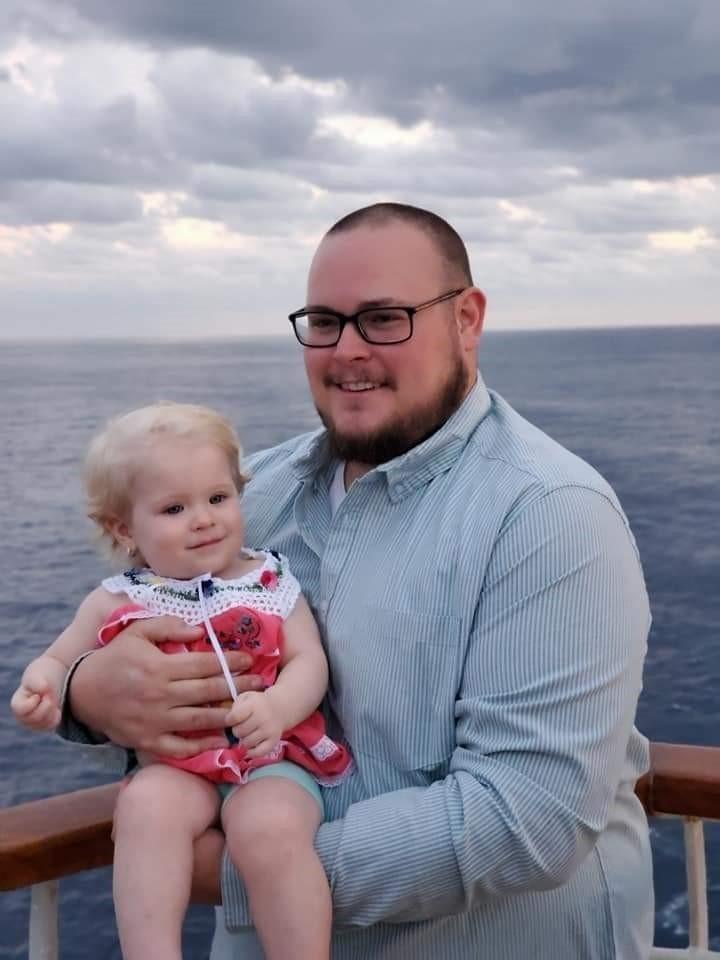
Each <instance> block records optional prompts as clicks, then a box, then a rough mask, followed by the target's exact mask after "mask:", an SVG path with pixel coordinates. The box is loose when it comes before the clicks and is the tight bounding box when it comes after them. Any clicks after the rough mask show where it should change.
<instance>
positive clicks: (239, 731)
mask: <svg viewBox="0 0 720 960" xmlns="http://www.w3.org/2000/svg"><path fill="white" fill-rule="evenodd" d="M274 693H275V691H273V690H272V688H271V689H270V690H265V691H264V692H263V693H241V694H240V696H239V697H238V698H237V700H236V701H235V703H234V704H233V705H232V707H231V708H230V712H229V713H228V715H227V716H226V718H225V723H226V725H227V726H229V727H232V731H233V733H234V734H235V736H236V737H238V739H239V740H240V742H241V743H242V745H243V746H244V747H245V748H246V749H247V752H248V756H250V757H264V756H265V755H266V754H268V753H270V751H271V750H272V749H273V748H274V747H276V746H277V744H278V741H279V740H280V737H281V736H282V733H283V730H284V729H285V728H284V726H283V719H282V715H281V712H280V709H279V707H278V704H277V701H276V700H274V699H273V694H274Z"/></svg>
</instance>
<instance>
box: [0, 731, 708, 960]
mask: <svg viewBox="0 0 720 960" xmlns="http://www.w3.org/2000/svg"><path fill="white" fill-rule="evenodd" d="M118 789H119V785H118V784H111V785H108V786H102V787H91V788H89V789H86V790H77V791H75V792H74V793H67V794H63V795H61V796H56V797H49V798H47V799H45V800H35V801H32V802H30V803H24V804H21V805H19V806H16V807H8V808H6V809H3V810H0V892H1V891H9V890H17V889H19V888H21V887H28V886H29V887H31V898H30V917H29V942H28V960H57V958H58V910H57V904H58V881H59V880H60V879H61V878H62V877H67V876H70V875H72V874H75V873H80V872H82V871H84V870H92V869H95V868H96V867H103V866H107V865H108V864H110V863H112V854H113V848H112V840H111V836H110V833H111V827H112V814H113V808H114V805H115V799H116V797H117V793H118ZM637 794H638V796H639V798H640V800H641V801H642V803H643V806H644V807H645V810H646V811H647V813H648V816H650V817H663V818H664V817H675V818H680V819H682V821H683V829H684V840H685V866H686V874H687V896H688V910H689V927H688V940H689V942H688V946H687V947H683V948H667V947H654V948H653V950H652V953H651V955H650V958H651V960H711V958H716V960H720V952H717V951H711V950H710V949H709V926H708V899H707V870H706V863H705V838H704V834H703V822H704V821H705V820H720V747H697V746H689V745H686V744H674V743H653V744H651V745H650V770H649V772H648V773H647V774H646V775H645V776H644V777H643V778H642V779H641V780H640V781H639V782H638V785H637Z"/></svg>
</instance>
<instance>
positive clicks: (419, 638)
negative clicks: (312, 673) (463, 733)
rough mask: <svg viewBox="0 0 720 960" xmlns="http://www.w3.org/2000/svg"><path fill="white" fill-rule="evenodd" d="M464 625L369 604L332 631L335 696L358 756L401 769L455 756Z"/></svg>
mask: <svg viewBox="0 0 720 960" xmlns="http://www.w3.org/2000/svg"><path fill="white" fill-rule="evenodd" d="M333 626H334V625H333ZM461 626H462V623H461V619H460V618H459V617H454V616H447V615H443V616H438V615H437V614H430V613H422V612H418V611H412V612H409V611H403V610H393V609H388V608H385V607H374V606H370V605H366V606H363V607H361V608H360V610H359V611H358V615H357V617H354V618H353V620H352V623H348V622H345V623H344V624H343V625H342V626H341V627H339V629H338V630H334V629H331V630H330V631H329V638H328V639H329V643H328V646H329V655H330V666H331V674H332V692H331V696H332V699H333V701H334V706H335V709H336V712H337V714H338V718H339V720H340V722H341V724H342V726H343V729H344V731H345V735H346V736H347V739H348V741H349V743H350V745H351V747H352V749H353V750H354V751H355V753H356V754H357V755H358V756H360V755H365V756H367V757H371V758H373V760H376V761H380V762H381V763H386V764H389V765H390V766H392V767H394V768H396V769H399V770H423V769H431V768H434V767H438V766H440V765H442V764H443V762H445V761H446V760H447V759H448V758H449V757H450V755H451V754H452V752H453V750H454V748H455V701H456V697H457V690H458V686H459V678H460V670H461V652H460V647H461Z"/></svg>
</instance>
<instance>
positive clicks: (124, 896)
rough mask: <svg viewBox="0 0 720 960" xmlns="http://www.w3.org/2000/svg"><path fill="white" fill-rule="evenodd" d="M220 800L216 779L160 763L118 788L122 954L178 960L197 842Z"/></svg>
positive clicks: (116, 870) (132, 959)
mask: <svg viewBox="0 0 720 960" xmlns="http://www.w3.org/2000/svg"><path fill="white" fill-rule="evenodd" d="M219 805H220V797H219V795H218V793H217V790H216V789H215V787H214V786H213V785H212V784H210V783H208V782H207V781H206V780H203V779H202V778H201V777H198V776H196V775H195V774H194V773H187V772H186V771H185V770H177V769H175V768H174V767H169V766H165V765H164V764H160V763H157V764H153V765H152V766H149V767H144V768H143V769H142V770H140V771H139V773H137V774H136V775H135V776H134V777H133V779H132V780H131V781H130V782H129V783H128V785H127V786H126V787H125V788H124V789H123V790H122V791H121V792H120V796H119V797H118V802H117V807H116V809H115V825H114V834H113V836H114V839H115V857H114V866H113V896H114V899H115V916H116V918H117V925H118V933H119V935H120V946H121V948H122V953H123V957H124V958H125V960H149V958H152V960H181V958H182V949H181V943H182V924H183V919H184V917H185V911H186V909H187V905H188V901H189V899H190V883H191V880H192V872H193V842H194V841H195V839H196V838H197V837H199V836H200V834H201V833H202V832H203V831H204V830H205V829H207V827H208V826H210V824H211V823H212V822H213V821H214V820H215V818H216V817H217V814H218V808H219Z"/></svg>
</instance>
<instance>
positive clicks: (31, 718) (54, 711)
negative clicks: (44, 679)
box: [10, 680, 60, 730]
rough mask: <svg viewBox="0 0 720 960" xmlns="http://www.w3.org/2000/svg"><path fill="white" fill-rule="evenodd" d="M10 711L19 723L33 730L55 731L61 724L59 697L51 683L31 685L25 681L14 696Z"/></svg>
mask: <svg viewBox="0 0 720 960" xmlns="http://www.w3.org/2000/svg"><path fill="white" fill-rule="evenodd" d="M10 709H11V710H12V712H13V713H14V715H15V719H16V720H17V721H18V723H21V724H22V725H23V726H25V727H29V728H30V729H31V730H54V729H55V727H57V725H58V724H59V723H60V703H59V697H58V695H57V691H56V690H55V688H54V687H53V686H52V685H51V684H50V683H33V684H32V685H30V684H27V683H26V682H25V680H23V683H21V684H20V686H19V687H18V688H17V690H16V691H15V693H14V694H13V696H12V700H11V701H10Z"/></svg>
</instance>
